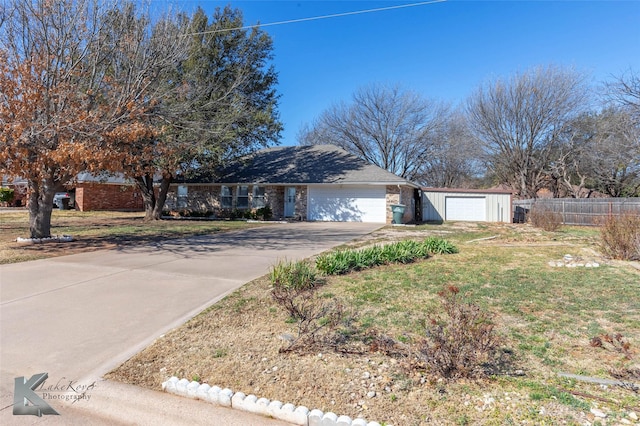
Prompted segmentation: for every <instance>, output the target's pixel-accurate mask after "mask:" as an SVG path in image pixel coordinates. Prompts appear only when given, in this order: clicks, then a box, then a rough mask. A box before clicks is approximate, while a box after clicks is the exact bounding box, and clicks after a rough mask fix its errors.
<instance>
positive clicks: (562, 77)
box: [467, 67, 586, 198]
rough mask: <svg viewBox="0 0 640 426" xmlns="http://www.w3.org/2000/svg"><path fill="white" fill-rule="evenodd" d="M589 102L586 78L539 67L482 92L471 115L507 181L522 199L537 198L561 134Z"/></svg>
mask: <svg viewBox="0 0 640 426" xmlns="http://www.w3.org/2000/svg"><path fill="white" fill-rule="evenodd" d="M585 99H586V90H585V87H584V85H583V78H582V77H581V76H580V75H578V74H577V73H575V72H572V71H567V70H564V69H560V68H555V67H547V68H535V69H532V70H529V71H526V72H524V73H522V74H516V75H515V76H514V77H512V78H511V79H509V80H506V81H505V80H500V79H499V80H496V81H495V82H493V83H490V84H488V85H486V86H484V87H481V88H479V89H478V91H477V92H476V93H475V94H474V95H472V96H471V98H470V99H469V102H468V105H467V112H468V115H469V118H470V122H471V125H472V129H473V131H474V133H475V135H476V136H477V137H478V139H479V140H480V141H481V142H482V143H483V146H484V149H485V155H486V160H487V162H488V164H489V165H490V167H491V168H492V171H493V173H495V175H496V176H497V177H498V178H499V180H500V181H501V183H505V184H508V185H510V186H511V187H512V188H513V189H514V191H515V192H516V194H517V196H519V197H523V198H535V197H536V195H537V192H538V190H540V189H541V188H543V187H544V186H545V185H546V183H547V175H548V172H549V165H550V163H551V160H552V153H553V151H554V145H555V144H556V143H557V139H558V136H559V134H560V133H561V132H562V131H563V128H564V127H565V125H566V123H568V122H569V120H571V119H572V118H573V117H574V116H575V115H576V114H577V113H578V112H579V111H580V109H581V107H582V105H583V104H584V102H585Z"/></svg>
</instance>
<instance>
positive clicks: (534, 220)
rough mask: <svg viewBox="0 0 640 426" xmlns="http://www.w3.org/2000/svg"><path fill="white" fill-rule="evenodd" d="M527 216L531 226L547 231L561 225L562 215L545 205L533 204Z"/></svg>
mask: <svg viewBox="0 0 640 426" xmlns="http://www.w3.org/2000/svg"><path fill="white" fill-rule="evenodd" d="M527 218H528V219H529V222H531V224H532V225H533V226H535V227H536V228H540V229H544V230H545V231H548V232H553V231H557V230H558V229H560V226H562V215H561V214H560V213H558V212H555V211H553V210H551V209H550V208H549V207H546V206H539V205H535V204H534V206H533V207H532V208H531V211H530V212H529V215H528V216H527Z"/></svg>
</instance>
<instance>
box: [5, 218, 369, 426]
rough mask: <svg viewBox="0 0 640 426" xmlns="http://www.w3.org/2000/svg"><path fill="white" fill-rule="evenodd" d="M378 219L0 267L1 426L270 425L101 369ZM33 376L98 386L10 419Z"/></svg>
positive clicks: (51, 383)
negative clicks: (21, 384)
mask: <svg viewBox="0 0 640 426" xmlns="http://www.w3.org/2000/svg"><path fill="white" fill-rule="evenodd" d="M380 226H381V225H376V224H362V223H294V224H278V225H270V226H267V227H262V228H254V229H248V230H243V231H238V232H229V233H223V234H219V235H216V236H207V237H195V238H189V239H181V240H170V241H165V242H162V243H158V244H152V245H144V246H139V247H128V248H123V249H119V250H103V251H96V252H89V253H84V254H76V255H71V256H63V257H57V258H52V259H47V260H38V261H32V262H24V263H17V264H11V265H1V266H0V424H32V423H34V422H37V423H39V422H47V423H49V424H57V423H60V424H73V423H77V424H81V423H82V424H87V423H92V424H96V423H101V422H104V424H114V423H122V424H161V423H164V424H167V420H170V421H169V423H172V424H176V423H180V422H181V421H180V420H181V419H182V418H183V417H182V416H183V415H184V423H189V424H201V423H200V420H199V419H201V416H203V415H204V418H203V419H201V420H202V424H207V423H208V424H212V421H211V419H212V418H211V416H214V417H216V421H215V422H213V423H214V424H225V425H234V424H238V425H250V424H256V425H261V424H274V425H275V424H279V423H278V422H271V421H269V420H268V419H264V418H255V417H251V416H249V417H251V418H247V417H246V416H244V415H242V413H237V412H236V411H235V410H228V409H223V408H217V407H213V406H211V405H208V404H205V403H202V402H198V401H183V400H182V399H180V398H177V399H176V397H174V396H171V395H167V394H164V393H160V392H154V391H148V390H143V389H140V388H136V387H131V386H126V385H122V384H118V383H112V382H109V381H104V380H102V379H101V376H102V375H104V374H105V373H106V372H108V371H109V370H110V369H112V368H114V367H116V366H117V365H119V364H120V363H122V362H124V361H125V360H127V359H128V358H129V357H131V356H132V355H134V354H135V353H137V352H139V351H140V350H142V349H143V348H144V347H146V346H148V345H149V344H150V343H151V342H153V340H155V339H156V338H157V337H159V336H160V335H162V334H163V333H165V332H166V331H168V330H170V329H172V328H175V327H177V326H179V325H181V324H182V323H184V322H185V321H186V320H188V319H189V318H191V317H192V316H194V315H195V314H197V313H198V312H200V311H202V310H203V309H204V308H206V307H207V306H209V305H211V304H213V303H215V302H216V301H218V300H220V299H221V298H222V297H224V296H225V295H226V294H228V293H230V292H232V291H234V290H235V289H237V288H238V287H240V286H242V285H243V284H245V283H247V282H249V281H251V280H253V279H255V278H258V277H260V276H263V275H264V274H266V273H267V272H268V270H269V267H270V266H272V265H273V264H275V263H276V262H278V261H279V260H282V259H288V260H298V259H303V258H306V257H309V256H312V255H314V254H317V253H320V252H322V251H325V250H327V249H330V248H332V247H334V246H336V245H340V244H342V243H345V242H347V241H350V240H352V239H355V238H357V237H360V236H362V235H365V234H367V233H370V232H373V231H374V230H376V229H378V228H379V227H380ZM37 373H48V375H49V378H48V379H47V381H46V383H45V387H54V388H55V385H59V386H58V388H60V387H61V385H62V384H65V385H66V384H68V383H69V382H70V381H72V382H73V385H74V386H76V385H79V386H90V385H91V384H93V383H95V386H94V387H92V388H91V389H90V390H89V391H87V393H86V395H91V398H90V399H89V400H85V399H83V400H79V401H77V402H76V403H74V404H68V403H64V402H62V401H60V400H48V401H47V402H50V404H49V405H51V406H52V408H54V409H55V410H56V411H58V412H59V413H60V414H61V415H60V416H51V415H49V416H43V417H42V418H38V417H34V416H14V415H13V414H12V407H11V405H12V404H13V393H14V378H16V377H20V376H24V377H25V378H26V379H27V380H28V379H29V378H30V377H31V376H32V375H34V374H37ZM219 385H224V384H219ZM52 390H53V393H52V394H55V392H61V391H60V390H59V389H52ZM234 390H237V391H242V389H234ZM39 394H40V395H41V393H40V392H39ZM291 402H293V401H291ZM192 404H197V405H195V406H193V405H192ZM187 407H189V408H187ZM309 408H314V407H309ZM184 410H186V411H184ZM174 416H177V417H174ZM225 416H226V417H225ZM207 419H208V420H207Z"/></svg>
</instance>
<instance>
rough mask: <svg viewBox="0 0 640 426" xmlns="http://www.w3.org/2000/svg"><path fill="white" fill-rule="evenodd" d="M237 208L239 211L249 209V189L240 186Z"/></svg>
mask: <svg viewBox="0 0 640 426" xmlns="http://www.w3.org/2000/svg"><path fill="white" fill-rule="evenodd" d="M236 207H237V208H239V209H248V208H249V187H248V186H238V199H237V200H236Z"/></svg>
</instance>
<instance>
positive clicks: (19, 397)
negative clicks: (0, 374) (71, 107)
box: [13, 373, 58, 417]
mask: <svg viewBox="0 0 640 426" xmlns="http://www.w3.org/2000/svg"><path fill="white" fill-rule="evenodd" d="M47 377H49V375H48V374H47V373H40V374H34V375H33V376H31V378H30V379H29V380H28V381H26V380H24V377H16V378H15V388H14V391H13V414H14V415H27V414H31V415H34V416H38V417H42V415H43V414H58V412H57V411H56V410H54V409H53V408H51V407H50V406H49V404H47V403H46V402H44V400H43V399H42V398H40V397H39V396H38V395H36V394H35V392H33V391H34V390H35V389H36V388H37V387H38V386H40V384H42V382H44V381H45V380H47ZM29 402H30V403H31V405H27V404H28V403H29Z"/></svg>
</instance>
